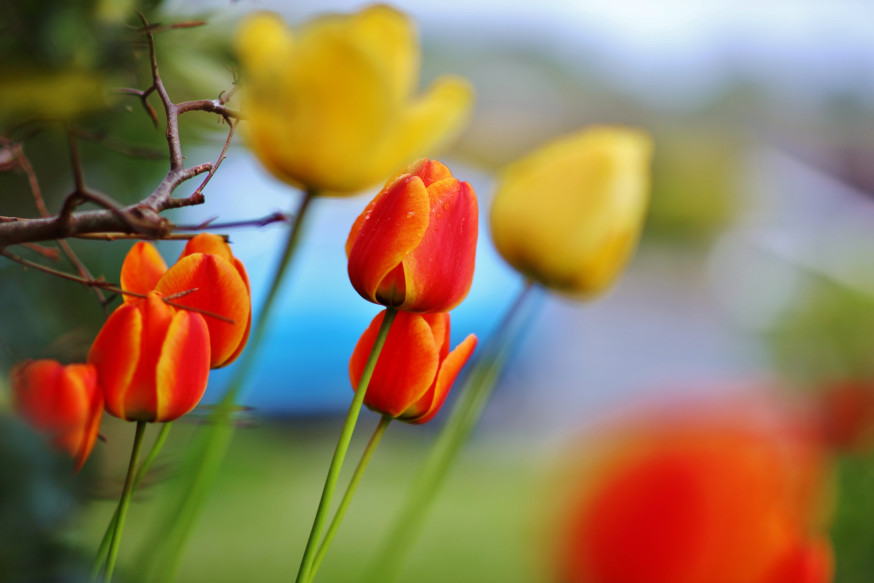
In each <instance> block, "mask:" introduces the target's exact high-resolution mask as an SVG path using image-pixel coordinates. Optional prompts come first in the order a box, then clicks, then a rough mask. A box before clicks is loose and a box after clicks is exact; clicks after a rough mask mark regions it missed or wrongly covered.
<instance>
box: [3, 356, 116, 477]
mask: <svg viewBox="0 0 874 583" xmlns="http://www.w3.org/2000/svg"><path fill="white" fill-rule="evenodd" d="M12 397H13V403H14V406H15V408H16V410H17V411H18V412H19V413H20V414H21V416H22V417H24V419H25V420H27V422H28V423H29V424H30V425H31V426H32V427H33V428H34V429H36V430H37V431H40V432H42V433H45V434H46V435H48V436H49V437H50V438H51V440H52V443H53V444H54V445H55V446H56V447H58V448H61V449H63V450H65V451H66V452H68V453H69V454H70V455H71V456H72V457H73V460H74V461H75V464H76V470H77V471H78V470H79V468H81V467H82V464H84V463H85V460H86V459H88V455H89V454H90V453H91V449H92V448H93V447H94V442H95V440H96V439H97V431H98V430H99V428H100V418H101V416H102V415H103V393H102V391H101V390H100V387H99V386H98V385H97V371H96V370H95V368H94V367H93V366H91V365H90V364H70V365H67V366H63V365H62V364H61V363H59V362H57V361H55V360H28V361H25V362H23V363H21V364H18V365H16V366H15V367H14V368H13V369H12Z"/></svg>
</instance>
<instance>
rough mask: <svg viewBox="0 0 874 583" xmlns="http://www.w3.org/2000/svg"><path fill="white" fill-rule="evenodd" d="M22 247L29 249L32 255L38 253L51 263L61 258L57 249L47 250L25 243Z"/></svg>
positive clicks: (37, 245)
mask: <svg viewBox="0 0 874 583" xmlns="http://www.w3.org/2000/svg"><path fill="white" fill-rule="evenodd" d="M22 247H24V248H25V249H29V250H31V251H33V252H34V253H38V254H39V255H42V256H43V257H45V258H46V259H50V260H52V261H57V260H58V259H60V258H61V253H60V251H58V250H57V249H49V248H48V247H44V246H42V245H39V244H37V243H25V244H24V245H22Z"/></svg>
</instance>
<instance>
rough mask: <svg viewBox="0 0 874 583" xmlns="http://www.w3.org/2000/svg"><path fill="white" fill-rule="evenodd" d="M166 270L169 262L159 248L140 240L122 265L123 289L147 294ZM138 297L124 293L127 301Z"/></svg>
mask: <svg viewBox="0 0 874 583" xmlns="http://www.w3.org/2000/svg"><path fill="white" fill-rule="evenodd" d="M166 271H167V264H166V263H165V262H164V258H163V257H161V254H160V253H158V249H157V248H156V247H155V246H154V245H152V244H151V243H148V242H146V241H139V242H138V243H137V244H136V245H134V246H133V247H131V250H130V251H128V252H127V255H125V257H124V263H122V265H121V289H123V290H124V291H129V292H134V293H136V294H141V295H145V294H147V293H149V292H150V291H152V290H153V289H155V286H156V285H157V284H158V280H159V279H161V276H162V275H164V273H165V272H166ZM137 299H138V298H137V296H133V295H124V301H125V302H127V303H130V302H134V301H136V300H137Z"/></svg>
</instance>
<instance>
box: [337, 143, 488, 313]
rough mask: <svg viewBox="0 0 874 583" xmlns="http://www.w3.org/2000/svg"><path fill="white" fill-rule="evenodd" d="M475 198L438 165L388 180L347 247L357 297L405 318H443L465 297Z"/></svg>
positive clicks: (422, 163) (425, 164)
mask: <svg viewBox="0 0 874 583" xmlns="http://www.w3.org/2000/svg"><path fill="white" fill-rule="evenodd" d="M477 217H478V209H477V200H476V194H475V193H474V191H473V188H471V186H470V184H468V183H467V182H461V181H459V180H458V179H456V178H454V177H453V176H452V173H451V172H450V171H449V169H448V168H446V166H444V165H443V164H441V163H440V162H436V161H433V162H432V161H430V160H427V159H422V160H419V161H417V162H415V163H414V164H413V165H411V166H410V167H409V168H407V171H406V172H405V173H404V174H401V175H400V176H398V177H397V178H395V179H394V180H392V181H390V182H389V183H388V184H387V185H386V187H385V188H383V189H382V191H381V192H380V193H379V194H377V195H376V197H375V198H374V199H373V201H371V203H370V204H369V205H368V206H367V208H365V209H364V212H363V213H361V215H360V216H359V217H358V218H357V219H356V221H355V223H354V224H353V225H352V229H351V231H350V233H349V238H348V239H347V241H346V255H347V256H348V257H349V280H350V281H351V282H352V287H354V288H355V291H357V292H358V293H359V294H361V296H362V297H363V298H364V299H366V300H369V301H371V302H374V303H377V304H382V305H384V306H393V307H397V308H398V309H400V310H404V311H408V312H446V311H449V310H451V309H452V308H454V307H455V306H457V305H458V304H459V303H461V301H462V300H463V299H464V298H465V296H466V295H467V292H468V291H470V285H471V282H472V280H473V271H474V261H475V257H476V238H477V220H478V219H477Z"/></svg>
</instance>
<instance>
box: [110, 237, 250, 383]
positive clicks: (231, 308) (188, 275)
mask: <svg viewBox="0 0 874 583" xmlns="http://www.w3.org/2000/svg"><path fill="white" fill-rule="evenodd" d="M121 284H122V289H124V290H125V291H128V292H135V293H137V294H146V293H148V292H150V291H152V290H157V291H158V292H160V293H161V295H162V296H163V297H165V298H172V301H173V303H174V304H176V305H178V306H182V307H185V308H190V309H193V310H199V311H202V312H203V313H204V318H205V321H206V325H207V327H208V328H209V342H210V354H211V355H212V356H211V363H210V365H211V367H212V368H220V367H223V366H225V365H227V364H230V363H231V362H233V361H234V360H235V359H236V358H237V357H238V356H239V355H240V353H241V352H242V351H243V348H245V346H246V341H247V340H248V338H249V330H250V327H251V324H252V304H251V299H250V290H249V277H248V276H247V274H246V269H245V268H244V267H243V264H242V263H241V262H240V260H239V259H237V258H236V257H234V255H233V254H232V253H231V249H230V246H229V245H228V244H227V243H226V242H225V241H224V240H223V239H222V238H221V237H219V236H218V235H213V234H210V233H201V234H199V235H197V236H196V237H193V238H192V239H191V240H190V241H189V242H188V244H187V245H186V246H185V249H184V250H183V252H182V255H181V256H180V257H179V261H177V262H176V264H175V265H173V267H171V268H170V269H167V266H166V264H165V263H164V260H163V259H162V258H161V255H160V254H159V253H158V251H157V249H155V246H154V245H152V244H151V243H146V242H142V241H141V242H139V243H137V244H136V245H134V246H133V247H132V248H131V250H130V251H129V252H128V254H127V256H126V257H125V260H124V264H123V265H122V268H121ZM177 295H178V297H174V296H177ZM136 300H137V296H134V295H128V296H125V301H126V302H128V303H130V302H134V301H136ZM212 314H215V315H218V316H221V318H216V317H214V316H212Z"/></svg>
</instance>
